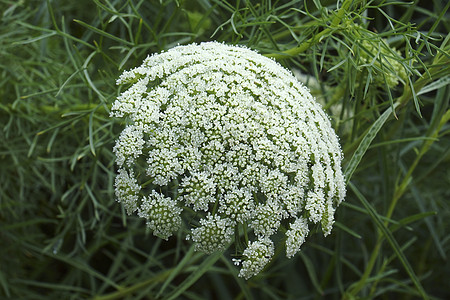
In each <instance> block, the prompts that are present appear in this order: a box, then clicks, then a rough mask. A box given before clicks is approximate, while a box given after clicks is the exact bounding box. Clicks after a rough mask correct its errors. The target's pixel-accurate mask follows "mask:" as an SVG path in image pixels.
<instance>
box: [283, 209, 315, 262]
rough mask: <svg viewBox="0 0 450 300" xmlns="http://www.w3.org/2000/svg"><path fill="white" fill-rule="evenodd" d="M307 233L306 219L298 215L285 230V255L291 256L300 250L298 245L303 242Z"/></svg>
mask: <svg viewBox="0 0 450 300" xmlns="http://www.w3.org/2000/svg"><path fill="white" fill-rule="evenodd" d="M308 233H309V228H308V221H307V220H306V219H305V218H303V217H300V218H298V219H296V220H295V221H294V222H292V223H291V228H290V229H289V230H288V231H287V232H286V236H287V239H286V256H287V258H291V257H293V256H294V255H295V253H297V252H298V251H300V246H301V245H302V244H303V243H304V242H305V238H306V236H307V235H308Z"/></svg>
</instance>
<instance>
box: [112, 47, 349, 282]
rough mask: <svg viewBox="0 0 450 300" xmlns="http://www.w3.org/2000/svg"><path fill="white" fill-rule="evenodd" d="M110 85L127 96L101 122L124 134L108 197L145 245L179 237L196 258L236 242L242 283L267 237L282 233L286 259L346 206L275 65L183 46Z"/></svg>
mask: <svg viewBox="0 0 450 300" xmlns="http://www.w3.org/2000/svg"><path fill="white" fill-rule="evenodd" d="M117 83H118V84H127V86H128V88H127V89H126V90H125V91H124V92H122V93H121V94H120V96H119V97H118V98H117V100H116V101H115V102H114V104H113V107H112V113H111V115H112V116H114V117H120V118H124V121H125V124H126V127H125V128H124V130H123V132H122V134H120V136H119V138H118V140H117V141H116V146H115V147H114V152H115V154H116V156H117V160H116V163H117V165H118V167H119V171H118V176H117V178H116V196H117V198H118V201H119V202H121V203H123V205H124V206H125V207H126V208H127V211H128V212H129V213H133V212H135V211H137V212H138V215H139V216H141V217H143V218H145V219H146V220H147V224H148V226H149V228H150V230H152V231H153V233H154V234H155V235H158V236H160V237H162V238H168V237H170V236H171V235H172V234H173V233H174V232H176V231H177V230H179V229H180V228H184V229H186V230H187V231H188V233H187V235H186V236H187V238H188V239H189V240H191V241H193V243H195V249H197V250H199V251H204V252H206V253H211V252H214V251H223V250H224V249H226V248H227V247H228V246H229V245H230V244H233V243H235V245H236V250H237V252H238V255H239V253H240V256H239V258H237V259H235V261H238V262H239V263H242V269H241V272H240V276H242V277H244V278H246V279H247V278H249V277H251V276H254V275H256V274H257V273H259V272H260V271H261V270H263V268H264V267H265V265H266V264H267V263H268V262H269V261H270V260H271V256H272V255H273V253H274V247H278V246H280V245H274V244H273V241H272V238H271V237H272V236H273V235H277V234H278V235H280V234H281V233H280V232H285V235H284V236H285V238H284V240H285V243H284V246H283V245H281V247H285V251H286V254H287V256H288V257H292V256H294V255H295V253H297V252H298V251H299V250H300V245H301V244H302V243H303V242H304V241H305V238H306V236H307V235H308V234H309V232H310V230H309V227H308V225H312V224H317V225H320V227H321V228H322V231H323V233H324V234H325V235H328V234H329V233H330V231H331V228H332V225H333V222H334V212H335V209H336V207H337V206H338V205H339V204H340V203H341V201H342V200H343V199H344V196H345V184H344V178H343V174H342V170H341V160H342V152H341V149H340V146H339V143H338V138H337V136H336V134H335V132H334V131H333V129H332V127H331V124H330V122H329V120H328V118H327V116H326V115H325V113H324V112H323V110H322V109H321V107H320V105H319V104H318V103H316V102H315V100H314V99H313V97H312V96H311V94H310V93H309V91H308V89H307V88H306V87H304V86H303V85H302V84H301V83H299V82H298V81H297V80H296V78H295V77H294V76H293V75H292V74H291V72H289V71H288V70H286V69H285V68H283V67H282V66H281V65H279V64H278V63H277V62H275V61H274V60H272V59H269V58H266V57H264V56H262V55H260V54H258V53H257V52H255V51H252V50H250V49H248V48H245V47H241V46H229V45H225V44H221V43H217V42H208V43H202V44H200V45H197V44H192V45H188V46H178V47H175V48H173V49H171V50H169V51H167V52H163V53H161V54H155V55H152V56H149V57H147V58H146V59H145V60H144V62H143V64H142V65H141V66H140V67H138V68H135V69H133V70H130V71H126V72H124V73H123V74H122V75H121V76H120V78H119V80H118V81H117ZM183 220H184V223H183ZM183 224H184V225H183ZM280 228H283V229H282V230H279V229H280ZM277 240H280V239H279V238H277Z"/></svg>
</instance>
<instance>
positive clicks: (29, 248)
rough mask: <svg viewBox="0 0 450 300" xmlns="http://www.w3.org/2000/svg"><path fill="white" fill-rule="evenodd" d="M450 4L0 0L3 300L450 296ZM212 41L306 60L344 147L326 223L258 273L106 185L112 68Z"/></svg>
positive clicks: (304, 67)
mask: <svg viewBox="0 0 450 300" xmlns="http://www.w3.org/2000/svg"><path fill="white" fill-rule="evenodd" d="M448 9H449V2H447V1H439V0H433V1H425V0H423V1H411V2H406V1H395V2H394V1H378V0H377V1H362V0H354V1H348V0H344V1H339V3H336V1H334V0H333V1H331V0H330V1H319V0H310V1H295V0H293V1H269V0H265V1H206V0H198V1H194V0H190V1H188V0H186V1H183V0H178V1H144V0H141V1H138V0H130V1H116V0H92V1H90V0H78V1H69V0H58V1H37V0H17V1H16V0H14V1H13V0H0V124H1V126H0V298H11V299H83V298H95V299H156V298H158V299H176V298H182V299H231V298H238V299H252V298H255V299H320V298H326V299H340V298H341V299H371V298H379V299H417V298H431V299H433V298H434V299H448V298H450V290H449V287H448V278H450V264H449V262H448V260H449V255H450V235H449V231H448V228H450V221H449V220H450V208H449V204H450V203H449V199H450V189H449V187H450V168H449V167H450V150H449V149H450V139H449V136H448V135H449V133H450V126H449V119H450V111H449V107H448V106H449V98H450V96H449V95H450V86H449V82H450V56H449V50H450V35H449V34H448V32H449V31H450V30H449V29H450V21H449V12H448ZM210 40H218V41H223V42H226V43H230V44H242V45H246V46H248V47H251V48H253V49H257V50H258V51H260V53H262V54H265V55H268V56H271V57H274V58H275V59H277V60H278V61H279V62H280V63H281V64H282V65H284V66H285V67H287V68H289V69H291V70H294V69H296V70H300V71H301V72H302V73H304V74H307V75H308V76H309V77H307V78H309V79H308V80H307V81H308V82H305V83H306V84H307V85H309V84H311V88H312V92H313V93H314V94H315V95H316V96H317V97H318V98H320V99H322V101H323V102H324V108H325V109H326V110H327V111H328V113H329V114H330V116H331V120H332V123H333V126H334V127H335V128H336V131H337V133H338V135H339V136H340V141H341V145H342V148H343V150H344V155H345V161H344V166H343V167H344V170H345V173H346V176H347V180H348V181H349V184H348V195H347V198H346V202H345V203H343V204H342V205H341V207H340V208H339V209H338V213H337V216H336V219H337V222H336V224H335V228H334V230H333V233H332V234H331V235H330V236H329V237H327V238H323V236H322V235H321V234H320V233H319V234H314V235H312V236H311V237H309V238H308V239H307V242H306V243H305V244H304V245H303V246H302V251H301V252H300V253H299V254H298V255H296V257H294V258H293V259H290V260H288V259H286V258H285V257H284V255H280V256H278V257H276V258H275V259H274V260H273V262H272V263H271V264H270V265H269V266H268V268H267V269H266V270H265V272H263V273H262V274H260V275H258V276H257V277H254V278H252V279H251V280H249V281H244V280H243V279H241V278H238V277H237V273H238V269H237V268H236V267H235V266H234V265H232V263H231V262H230V259H229V257H228V253H225V255H222V253H217V254H213V255H211V256H206V255H203V254H202V253H196V252H193V251H192V248H191V246H190V243H188V242H186V241H185V240H184V238H183V237H182V236H181V235H180V236H178V237H173V238H171V239H170V240H169V241H168V242H166V241H162V240H160V239H158V238H155V237H154V236H153V235H152V234H151V233H150V232H148V231H147V230H146V226H145V221H143V220H141V219H139V218H137V217H136V216H127V215H126V214H125V212H124V209H123V208H122V207H121V205H120V204H118V203H117V202H115V200H114V198H115V197H114V189H113V183H114V177H115V165H114V155H113V153H112V147H113V145H114V139H115V138H116V137H117V135H118V133H119V132H120V131H121V129H122V128H123V123H121V121H120V120H114V119H112V118H109V110H110V107H111V104H112V102H113V101H114V99H115V98H116V97H117V95H118V94H119V93H120V87H117V86H115V80H116V79H117V78H118V76H119V74H121V72H123V70H126V69H130V68H132V67H135V66H138V65H140V64H141V62H142V60H143V59H144V58H145V57H146V56H147V55H148V54H151V53H155V52H160V51H162V50H165V49H169V48H171V47H173V46H175V45H177V44H186V43H191V42H201V41H210ZM367 45H372V46H367ZM394 48H395V49H394ZM392 78H394V79H396V80H397V81H398V82H399V83H398V84H393V85H392V84H390V83H389V82H390V81H389V80H390V79H392ZM316 80H317V81H316ZM317 82H318V83H317ZM313 86H314V88H313Z"/></svg>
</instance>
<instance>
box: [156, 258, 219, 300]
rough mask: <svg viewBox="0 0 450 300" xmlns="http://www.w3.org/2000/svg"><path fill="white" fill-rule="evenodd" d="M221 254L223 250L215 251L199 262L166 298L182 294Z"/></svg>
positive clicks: (174, 297)
mask: <svg viewBox="0 0 450 300" xmlns="http://www.w3.org/2000/svg"><path fill="white" fill-rule="evenodd" d="M222 255H223V252H220V251H218V252H215V253H213V254H211V255H209V256H208V257H207V258H206V259H205V260H204V261H203V263H201V264H200V265H199V266H198V268H196V269H195V271H194V272H192V273H191V275H189V276H188V278H186V279H185V280H184V281H183V282H182V283H181V284H180V285H179V286H178V287H177V288H176V289H175V290H174V291H173V292H172V293H171V294H170V295H169V296H167V297H166V298H164V299H166V300H173V299H178V297H179V296H180V295H181V294H183V292H184V291H186V290H187V289H188V288H189V287H191V286H192V285H193V284H194V283H195V282H196V281H197V280H198V279H199V278H200V277H202V276H203V274H205V273H206V272H208V270H209V269H210V268H211V267H212V265H214V264H215V263H216V261H217V260H218V259H219V258H220V257H221V256H222Z"/></svg>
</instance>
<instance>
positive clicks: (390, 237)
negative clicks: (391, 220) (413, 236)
mask: <svg viewBox="0 0 450 300" xmlns="http://www.w3.org/2000/svg"><path fill="white" fill-rule="evenodd" d="M348 185H349V187H350V188H351V189H352V191H353V192H354V193H355V195H356V197H357V198H358V199H359V201H361V203H362V205H364V207H365V208H366V209H367V212H368V213H369V214H370V217H371V218H372V220H373V222H374V223H375V224H376V225H377V227H378V228H379V229H380V230H381V232H382V234H383V236H384V238H385V239H386V240H387V241H388V242H389V244H390V245H391V247H392V249H393V250H394V252H395V254H396V255H397V257H398V259H399V260H400V262H401V263H402V265H403V267H404V268H405V271H406V272H407V273H408V275H409V277H410V278H411V280H412V282H413V283H414V285H415V286H416V288H417V290H418V291H419V293H420V295H421V296H422V298H423V299H429V297H428V295H427V293H426V292H425V290H424V289H423V287H422V284H421V283H420V281H419V278H417V276H416V274H415V273H414V270H413V269H412V267H411V265H410V263H409V261H408V259H407V258H406V256H405V254H403V251H402V249H401V248H400V246H399V244H398V243H397V240H396V239H395V238H394V236H393V235H392V232H391V231H390V230H389V229H388V228H387V227H386V226H385V225H384V223H383V222H382V221H381V219H380V218H379V217H378V214H377V212H376V211H375V209H374V208H373V207H372V205H370V203H369V201H367V199H366V198H365V197H364V195H363V194H361V192H360V191H359V190H358V188H357V187H356V186H355V185H354V184H353V183H351V182H349V184H348Z"/></svg>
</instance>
